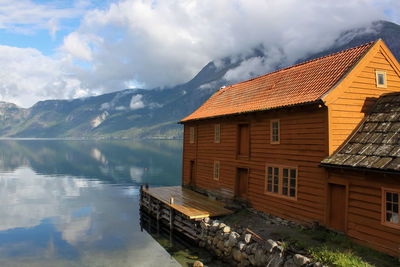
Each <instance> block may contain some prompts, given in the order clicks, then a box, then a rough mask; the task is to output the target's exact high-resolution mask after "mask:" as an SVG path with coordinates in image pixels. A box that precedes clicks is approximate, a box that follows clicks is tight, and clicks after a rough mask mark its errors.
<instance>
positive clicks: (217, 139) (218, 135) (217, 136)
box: [214, 124, 221, 143]
mask: <svg viewBox="0 0 400 267" xmlns="http://www.w3.org/2000/svg"><path fill="white" fill-rule="evenodd" d="M220 140H221V125H220V124H215V125H214V143H219V142H220Z"/></svg>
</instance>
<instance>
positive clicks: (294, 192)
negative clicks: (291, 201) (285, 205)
mask: <svg viewBox="0 0 400 267" xmlns="http://www.w3.org/2000/svg"><path fill="white" fill-rule="evenodd" d="M290 196H291V197H296V189H294V188H290Z"/></svg>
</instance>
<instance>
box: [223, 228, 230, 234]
mask: <svg viewBox="0 0 400 267" xmlns="http://www.w3.org/2000/svg"><path fill="white" fill-rule="evenodd" d="M223 231H224V233H230V232H231V228H230V227H229V226H225V227H224V230H223Z"/></svg>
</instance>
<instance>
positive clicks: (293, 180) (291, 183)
mask: <svg viewBox="0 0 400 267" xmlns="http://www.w3.org/2000/svg"><path fill="white" fill-rule="evenodd" d="M290 187H293V188H295V187H296V179H290Z"/></svg>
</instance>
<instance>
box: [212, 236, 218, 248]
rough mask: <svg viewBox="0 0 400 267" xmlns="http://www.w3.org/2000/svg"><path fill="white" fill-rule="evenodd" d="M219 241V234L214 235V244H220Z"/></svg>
mask: <svg viewBox="0 0 400 267" xmlns="http://www.w3.org/2000/svg"><path fill="white" fill-rule="evenodd" d="M218 242H219V239H218V237H217V236H216V237H214V239H213V242H212V244H213V245H214V246H216V245H217V244H218Z"/></svg>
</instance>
